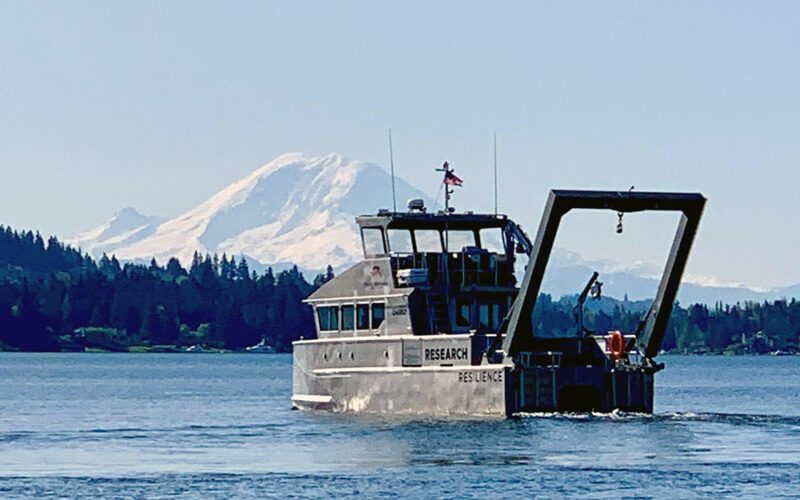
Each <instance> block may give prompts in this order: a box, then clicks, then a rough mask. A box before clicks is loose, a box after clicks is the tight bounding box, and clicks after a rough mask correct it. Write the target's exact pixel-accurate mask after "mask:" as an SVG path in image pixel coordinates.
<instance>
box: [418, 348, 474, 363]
mask: <svg viewBox="0 0 800 500" xmlns="http://www.w3.org/2000/svg"><path fill="white" fill-rule="evenodd" d="M467 356H469V351H468V350H467V348H466V347H439V348H438V349H425V361H446V360H449V359H467Z"/></svg>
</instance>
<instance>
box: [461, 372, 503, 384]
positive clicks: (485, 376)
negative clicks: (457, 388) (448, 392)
mask: <svg viewBox="0 0 800 500" xmlns="http://www.w3.org/2000/svg"><path fill="white" fill-rule="evenodd" d="M458 381H459V382H461V383H464V384H469V383H481V382H484V383H485V382H502V381H503V372H502V371H499V370H492V371H464V372H458Z"/></svg>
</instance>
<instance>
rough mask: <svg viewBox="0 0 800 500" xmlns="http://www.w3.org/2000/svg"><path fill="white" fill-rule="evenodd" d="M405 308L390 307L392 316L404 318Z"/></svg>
mask: <svg viewBox="0 0 800 500" xmlns="http://www.w3.org/2000/svg"><path fill="white" fill-rule="evenodd" d="M405 315H406V306H398V307H392V316H405Z"/></svg>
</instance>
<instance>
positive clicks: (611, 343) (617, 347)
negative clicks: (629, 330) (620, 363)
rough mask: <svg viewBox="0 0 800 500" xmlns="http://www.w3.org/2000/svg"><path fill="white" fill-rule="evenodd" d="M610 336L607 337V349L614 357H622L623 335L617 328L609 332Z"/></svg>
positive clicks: (623, 352)
mask: <svg viewBox="0 0 800 500" xmlns="http://www.w3.org/2000/svg"><path fill="white" fill-rule="evenodd" d="M609 333H610V334H611V338H609V339H608V350H609V352H611V357H613V358H614V359H622V358H623V357H624V356H625V337H624V336H623V335H622V332H621V331H619V330H613V331H611V332H609Z"/></svg>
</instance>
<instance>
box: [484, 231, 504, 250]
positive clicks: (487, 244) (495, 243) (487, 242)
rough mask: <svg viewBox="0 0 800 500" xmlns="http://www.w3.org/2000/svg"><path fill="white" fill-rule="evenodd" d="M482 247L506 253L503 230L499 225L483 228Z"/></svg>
mask: <svg viewBox="0 0 800 500" xmlns="http://www.w3.org/2000/svg"><path fill="white" fill-rule="evenodd" d="M480 235H481V248H484V249H486V250H488V251H490V252H493V253H498V254H502V253H505V247H504V246H503V230H502V229H500V228H499V227H489V228H484V229H481V231H480Z"/></svg>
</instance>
